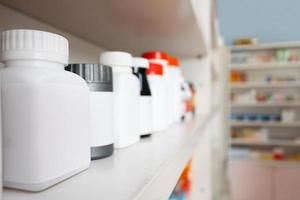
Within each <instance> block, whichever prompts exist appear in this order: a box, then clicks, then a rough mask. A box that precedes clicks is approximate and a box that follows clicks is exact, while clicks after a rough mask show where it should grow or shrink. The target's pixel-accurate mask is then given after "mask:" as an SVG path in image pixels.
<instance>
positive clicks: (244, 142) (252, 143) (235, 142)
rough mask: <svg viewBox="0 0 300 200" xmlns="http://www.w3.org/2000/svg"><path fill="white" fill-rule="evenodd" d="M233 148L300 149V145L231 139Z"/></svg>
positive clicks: (284, 142)
mask: <svg viewBox="0 0 300 200" xmlns="http://www.w3.org/2000/svg"><path fill="white" fill-rule="evenodd" d="M231 145H232V146H254V147H257V146H266V147H274V146H281V147H298V148H299V147H300V143H297V142H290V141H286V140H268V141H258V140H250V139H231Z"/></svg>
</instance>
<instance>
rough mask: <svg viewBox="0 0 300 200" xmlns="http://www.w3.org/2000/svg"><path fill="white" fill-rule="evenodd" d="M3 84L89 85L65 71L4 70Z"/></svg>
mask: <svg viewBox="0 0 300 200" xmlns="http://www.w3.org/2000/svg"><path fill="white" fill-rule="evenodd" d="M0 72H1V81H2V83H14V82H15V83H16V82H22V83H56V84H75V85H87V84H86V82H85V81H84V80H83V79H82V78H81V77H80V76H78V75H76V74H74V73H72V72H68V71H65V70H53V69H43V68H36V69H26V68H21V67H18V68H13V67H12V68H4V69H1V70H0Z"/></svg>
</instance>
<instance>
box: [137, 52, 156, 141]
mask: <svg viewBox="0 0 300 200" xmlns="http://www.w3.org/2000/svg"><path fill="white" fill-rule="evenodd" d="M148 68H149V61H148V60H147V59H145V58H139V57H135V58H133V73H134V74H135V75H136V76H137V77H138V79H139V82H140V124H139V126H140V135H141V136H144V137H145V136H150V135H151V134H152V132H153V129H152V94H151V90H150V85H149V82H148V78H147V69H148Z"/></svg>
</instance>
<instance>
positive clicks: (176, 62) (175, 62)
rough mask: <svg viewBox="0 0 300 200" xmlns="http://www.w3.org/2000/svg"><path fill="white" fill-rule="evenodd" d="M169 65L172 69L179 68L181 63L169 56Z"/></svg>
mask: <svg viewBox="0 0 300 200" xmlns="http://www.w3.org/2000/svg"><path fill="white" fill-rule="evenodd" d="M168 64H169V66H172V67H179V61H178V59H177V58H175V57H171V56H169V57H168Z"/></svg>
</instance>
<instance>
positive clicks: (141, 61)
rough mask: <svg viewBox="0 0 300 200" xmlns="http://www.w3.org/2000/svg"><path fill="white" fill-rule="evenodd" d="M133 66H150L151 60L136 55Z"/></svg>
mask: <svg viewBox="0 0 300 200" xmlns="http://www.w3.org/2000/svg"><path fill="white" fill-rule="evenodd" d="M133 66H134V67H139V68H146V69H148V68H149V61H148V60H147V59H146V58H141V57H134V58H133Z"/></svg>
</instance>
